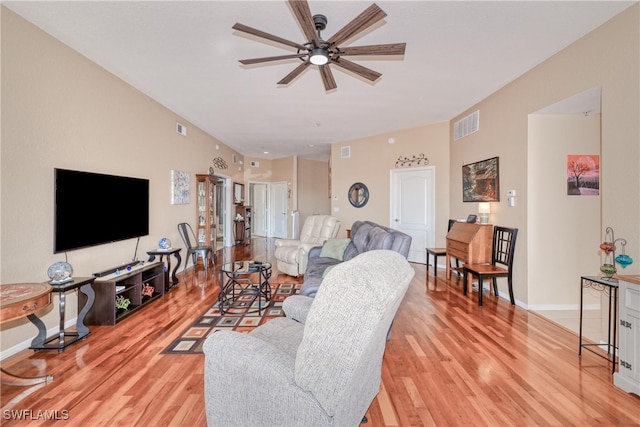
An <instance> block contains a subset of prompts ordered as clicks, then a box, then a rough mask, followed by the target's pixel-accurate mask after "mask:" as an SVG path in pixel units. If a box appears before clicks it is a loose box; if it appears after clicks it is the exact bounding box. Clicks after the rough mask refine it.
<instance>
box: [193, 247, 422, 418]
mask: <svg viewBox="0 0 640 427" xmlns="http://www.w3.org/2000/svg"><path fill="white" fill-rule="evenodd" d="M413 276H414V270H413V268H412V267H411V266H410V265H409V263H408V262H407V260H406V259H404V257H402V256H401V255H399V254H398V253H396V252H393V251H368V252H366V253H364V254H362V255H360V256H357V257H355V258H354V259H352V260H350V261H349V262H345V263H342V264H341V265H339V266H336V268H334V269H332V270H331V272H330V273H329V274H328V275H327V276H326V279H325V283H324V284H323V286H322V288H321V289H320V291H319V292H318V294H317V296H316V297H315V298H310V297H303V296H300V295H294V296H290V297H288V298H287V299H285V301H288V300H289V299H292V298H296V297H297V299H300V300H313V302H314V303H313V306H312V307H311V308H310V310H308V315H307V317H306V318H305V322H304V323H301V322H296V321H295V320H293V319H291V318H289V317H278V318H276V319H273V320H270V321H269V322H267V323H264V324H262V325H260V326H259V327H257V328H256V329H254V330H253V331H252V332H250V333H248V334H243V333H239V332H236V331H219V332H216V333H214V334H211V335H210V336H209V337H208V338H207V340H206V341H205V343H204V346H203V351H204V355H205V362H204V391H205V392H204V400H205V409H206V416H207V424H208V425H209V426H242V427H246V426H264V427H271V426H273V427H282V426H296V427H298V426H300V427H303V426H304V427H306V426H309V427H311V426H313V427H319V426H331V427H338V426H354V427H356V426H358V425H359V424H360V421H361V420H362V417H363V416H364V415H365V413H366V412H367V409H368V408H369V406H370V405H371V402H372V401H373V399H374V398H375V396H376V395H377V394H378V392H379V390H380V383H381V375H382V357H383V354H384V350H385V346H386V341H385V334H386V333H387V331H388V329H389V326H390V325H391V322H392V320H393V318H394V316H395V313H396V311H397V310H398V307H399V306H400V303H401V301H402V299H403V297H404V295H405V292H406V290H407V287H408V286H409V283H410V282H411V279H412V278H413Z"/></svg>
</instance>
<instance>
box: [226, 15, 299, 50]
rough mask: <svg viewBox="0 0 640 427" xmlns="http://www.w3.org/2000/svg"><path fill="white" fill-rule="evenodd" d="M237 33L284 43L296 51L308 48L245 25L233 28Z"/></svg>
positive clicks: (236, 25) (237, 25)
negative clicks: (240, 32)
mask: <svg viewBox="0 0 640 427" xmlns="http://www.w3.org/2000/svg"><path fill="white" fill-rule="evenodd" d="M231 28H233V29H234V30H236V31H242V32H243V33H247V34H251V35H252V36H256V37H261V38H263V39H267V40H271V41H274V42H276V43H282V44H284V45H287V46H291V47H295V48H296V49H304V50H306V49H307V48H306V47H305V46H303V45H301V44H300V43H296V42H292V41H290V40H286V39H283V38H282V37H278V36H274V35H273V34H269V33H265V32H264V31H260V30H256V29H255V28H252V27H249V26H247V25H243V24H238V23H237V22H236V24H235V25H234V26H233V27H231Z"/></svg>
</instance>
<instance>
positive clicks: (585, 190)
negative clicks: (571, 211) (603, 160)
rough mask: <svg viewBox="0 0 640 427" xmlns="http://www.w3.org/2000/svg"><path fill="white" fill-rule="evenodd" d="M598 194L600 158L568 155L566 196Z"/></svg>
mask: <svg viewBox="0 0 640 427" xmlns="http://www.w3.org/2000/svg"><path fill="white" fill-rule="evenodd" d="M599 194H600V156H599V155H597V154H569V155H568V156H567V195H569V196H598V195H599Z"/></svg>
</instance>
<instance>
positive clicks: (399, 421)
mask: <svg viewBox="0 0 640 427" xmlns="http://www.w3.org/2000/svg"><path fill="white" fill-rule="evenodd" d="M272 255H273V240H271V239H264V238H256V239H253V241H252V244H251V245H249V246H237V247H234V248H226V249H224V250H223V251H220V252H219V253H218V254H216V261H217V264H218V265H219V264H220V263H222V262H228V261H231V260H241V259H259V260H270V261H272V262H274V260H273V259H272ZM412 266H413V268H414V270H415V271H416V276H415V278H414V279H413V281H412V283H411V285H410V287H409V290H408V291H407V295H406V297H405V299H404V301H403V303H402V304H401V306H400V309H399V311H398V314H397V316H396V319H395V321H394V324H393V328H392V334H391V339H390V340H389V341H388V342H387V349H386V352H385V356H384V361H383V367H382V369H383V370H382V387H381V392H380V394H379V395H378V397H377V398H376V399H375V400H374V402H373V404H372V406H371V408H370V410H369V411H368V413H367V418H368V419H369V422H368V424H367V426H369V427H379V426H380V427H383V426H384V427H390V426H490V427H494V426H518V427H520V426H590V425H599V426H608V425H610V426H640V397H638V396H635V395H632V394H627V393H624V392H623V391H621V390H619V389H617V388H616V387H614V386H613V381H612V376H611V369H610V365H608V363H607V362H606V361H605V360H604V359H601V358H599V357H597V356H595V355H591V354H590V353H588V352H587V353H588V354H585V355H583V356H582V358H580V357H578V354H577V349H578V338H577V336H576V335H575V334H574V333H572V332H571V331H568V330H567V329H566V328H564V327H561V326H559V325H556V324H554V323H552V322H550V321H548V320H546V319H544V318H542V317H540V316H539V315H536V314H533V313H529V312H527V311H525V310H523V309H521V308H519V307H513V306H511V305H510V304H509V303H508V301H506V300H502V299H497V298H496V297H495V296H493V295H491V296H489V295H487V297H486V298H485V301H484V306H483V307H478V305H477V295H476V294H474V293H472V294H470V295H468V296H466V297H465V296H463V295H462V291H461V289H462V288H461V286H462V280H461V279H460V277H458V276H456V275H455V274H454V275H452V278H451V279H450V280H445V279H444V274H443V273H442V272H440V275H439V276H438V277H434V276H433V271H431V272H430V274H429V275H427V274H426V271H425V266H424V265H420V264H412ZM179 277H180V280H181V283H180V285H179V286H177V287H176V288H174V289H172V290H171V291H170V292H168V294H167V295H165V296H164V297H163V298H160V299H158V300H156V301H154V302H153V303H152V304H150V305H149V306H148V307H146V308H144V309H142V310H140V311H139V312H138V313H136V314H135V315H132V316H130V317H129V318H127V319H126V320H124V321H122V322H121V323H119V324H118V325H116V326H92V327H91V328H90V329H91V334H90V335H89V336H88V337H87V338H86V339H85V340H83V341H80V342H78V343H76V344H73V345H71V346H69V347H68V348H67V349H66V350H65V351H64V352H63V353H59V354H58V353H57V352H55V351H40V352H34V351H32V350H26V351H23V352H21V353H20V354H18V355H15V356H13V357H11V358H8V359H7V360H4V361H3V363H2V364H3V368H5V369H8V370H9V371H11V372H13V373H15V374H18V375H25V376H32V375H42V374H43V373H45V372H46V373H52V374H54V381H53V382H52V383H51V384H48V385H38V386H32V387H28V388H25V387H15V386H7V385H2V388H1V390H0V391H1V394H0V405H1V406H2V410H3V413H2V414H3V419H2V425H3V426H7V427H10V426H21V427H22V426H48V425H54V424H56V422H55V421H53V420H51V421H46V420H43V419H27V420H24V419H23V420H17V419H11V412H9V413H8V414H9V417H8V418H9V419H7V416H6V415H5V414H7V412H5V411H11V410H13V411H17V412H14V415H16V417H17V414H21V415H22V417H23V418H24V417H25V416H27V417H28V416H29V412H28V411H30V413H31V414H32V415H36V414H38V411H63V410H64V411H68V413H69V417H70V418H69V419H68V420H65V421H64V425H65V426H70V427H75V426H91V427H93V426H103V425H104V426H111V425H121V426H129V425H130V426H134V425H136V426H137V425H140V426H142V425H144V426H147V425H148V426H168V425H175V426H189V427H193V426H196V427H198V426H205V425H206V417H205V413H204V397H203V393H204V387H203V378H204V372H203V369H204V357H203V356H202V355H168V354H161V352H162V350H163V349H164V348H166V347H167V346H168V345H169V344H170V343H171V342H172V341H173V340H174V339H175V338H176V337H177V336H178V335H179V334H180V333H181V332H182V331H183V330H184V329H186V328H187V327H188V326H189V325H191V324H192V323H193V322H194V321H195V320H196V319H197V318H198V317H199V316H200V315H201V314H202V313H203V312H204V311H205V310H206V309H207V308H208V307H209V306H210V305H211V304H212V303H213V302H214V301H215V300H216V298H217V295H218V289H219V285H218V282H217V273H215V272H214V273H210V274H209V277H208V280H205V277H204V272H203V271H200V270H199V271H198V274H197V275H196V278H195V280H192V279H194V277H193V275H192V274H191V270H187V274H186V275H182V274H181V275H180V276H179ZM299 280H300V279H296V278H292V277H290V276H286V275H280V274H279V272H278V271H277V269H276V268H275V262H274V274H273V276H272V279H271V282H272V283H275V282H296V281H299ZM425 283H426V285H425ZM58 422H60V421H58Z"/></svg>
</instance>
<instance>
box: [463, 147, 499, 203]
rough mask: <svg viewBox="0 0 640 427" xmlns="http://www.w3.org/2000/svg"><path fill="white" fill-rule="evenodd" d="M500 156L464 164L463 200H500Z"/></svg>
mask: <svg viewBox="0 0 640 427" xmlns="http://www.w3.org/2000/svg"><path fill="white" fill-rule="evenodd" d="M498 166H499V164H498V157H493V158H491V159H486V160H482V161H479V162H475V163H470V164H468V165H463V166H462V201H463V202H499V201H500V173H499V167H498Z"/></svg>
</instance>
